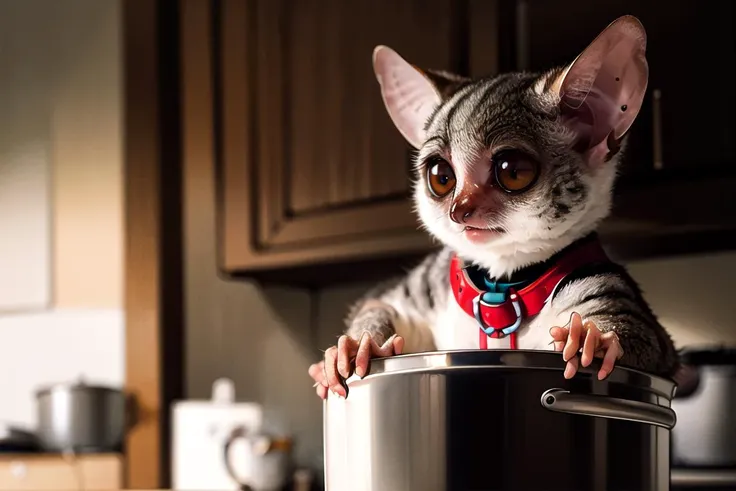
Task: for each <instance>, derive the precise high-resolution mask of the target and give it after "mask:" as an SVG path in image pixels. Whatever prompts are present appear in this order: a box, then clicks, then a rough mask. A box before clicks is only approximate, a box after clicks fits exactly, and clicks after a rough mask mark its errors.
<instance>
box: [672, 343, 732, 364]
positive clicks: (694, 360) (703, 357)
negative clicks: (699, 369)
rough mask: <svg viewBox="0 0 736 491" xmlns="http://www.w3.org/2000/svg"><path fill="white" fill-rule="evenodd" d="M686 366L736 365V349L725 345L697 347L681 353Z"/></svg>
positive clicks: (683, 350) (681, 360)
mask: <svg viewBox="0 0 736 491" xmlns="http://www.w3.org/2000/svg"><path fill="white" fill-rule="evenodd" d="M680 362H681V363H682V364H684V365H691V366H702V365H736V348H735V347H728V346H723V345H716V346H697V347H692V348H685V349H682V350H681V351H680Z"/></svg>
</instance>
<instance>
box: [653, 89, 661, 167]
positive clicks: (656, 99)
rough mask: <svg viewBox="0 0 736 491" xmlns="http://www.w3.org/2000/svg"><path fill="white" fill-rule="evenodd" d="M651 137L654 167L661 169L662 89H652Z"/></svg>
mask: <svg viewBox="0 0 736 491" xmlns="http://www.w3.org/2000/svg"><path fill="white" fill-rule="evenodd" d="M652 118H653V121H652V131H653V135H652V139H653V143H654V169H655V170H662V169H663V168H664V163H663V162H662V91H661V90H659V89H654V90H653V91H652Z"/></svg>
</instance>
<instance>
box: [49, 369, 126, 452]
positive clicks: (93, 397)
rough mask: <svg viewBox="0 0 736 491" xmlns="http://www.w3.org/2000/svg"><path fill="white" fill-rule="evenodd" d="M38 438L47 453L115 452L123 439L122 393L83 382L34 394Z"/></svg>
mask: <svg viewBox="0 0 736 491" xmlns="http://www.w3.org/2000/svg"><path fill="white" fill-rule="evenodd" d="M36 401H37V411H38V437H39V440H40V441H41V445H42V446H43V448H44V449H45V450H48V451H55V452H57V451H64V450H72V451H75V452H79V453H85V452H117V451H120V450H121V449H122V444H123V439H124V436H125V428H126V426H127V421H126V406H127V401H126V397H125V394H124V393H123V392H122V391H120V390H117V389H113V388H110V387H99V386H91V385H87V384H85V383H84V382H81V381H80V382H78V383H74V384H59V385H53V386H51V387H48V388H44V389H41V390H39V391H38V392H37V393H36Z"/></svg>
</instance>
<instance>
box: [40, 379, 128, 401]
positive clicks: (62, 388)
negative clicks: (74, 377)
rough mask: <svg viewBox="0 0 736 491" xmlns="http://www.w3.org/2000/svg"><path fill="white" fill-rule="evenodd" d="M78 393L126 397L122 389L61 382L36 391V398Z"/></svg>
mask: <svg viewBox="0 0 736 491" xmlns="http://www.w3.org/2000/svg"><path fill="white" fill-rule="evenodd" d="M76 391H85V392H90V391H91V392H104V393H113V394H119V395H120V396H124V395H125V394H124V392H123V391H122V390H121V389H116V388H114V387H107V386H104V385H87V384H85V383H80V382H61V383H57V384H51V385H48V386H44V387H41V388H40V389H38V390H37V391H36V397H37V398H39V397H43V396H46V395H49V394H51V393H53V392H76Z"/></svg>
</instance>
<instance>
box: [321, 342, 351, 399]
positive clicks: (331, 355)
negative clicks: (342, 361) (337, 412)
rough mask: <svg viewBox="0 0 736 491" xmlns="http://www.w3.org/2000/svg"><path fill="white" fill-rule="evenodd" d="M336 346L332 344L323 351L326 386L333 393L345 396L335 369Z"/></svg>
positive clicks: (336, 361)
mask: <svg viewBox="0 0 736 491" xmlns="http://www.w3.org/2000/svg"><path fill="white" fill-rule="evenodd" d="M337 356H338V349H337V346H332V347H330V348H328V349H327V351H325V376H326V377H327V386H328V387H329V389H330V390H331V391H332V392H334V393H335V394H337V395H339V396H341V397H347V391H346V390H345V387H343V384H342V379H341V378H340V374H339V373H338V371H337V363H338V360H337Z"/></svg>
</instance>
